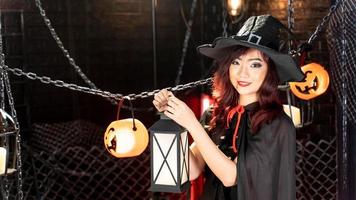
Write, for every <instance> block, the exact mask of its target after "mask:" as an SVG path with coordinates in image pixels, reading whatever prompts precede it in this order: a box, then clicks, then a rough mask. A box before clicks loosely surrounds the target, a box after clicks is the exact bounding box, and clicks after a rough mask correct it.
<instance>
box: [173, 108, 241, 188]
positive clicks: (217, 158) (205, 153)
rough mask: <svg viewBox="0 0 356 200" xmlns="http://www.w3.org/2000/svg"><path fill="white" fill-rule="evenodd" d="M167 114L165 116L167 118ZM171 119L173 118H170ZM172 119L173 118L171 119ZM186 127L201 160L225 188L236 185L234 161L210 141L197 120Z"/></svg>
mask: <svg viewBox="0 0 356 200" xmlns="http://www.w3.org/2000/svg"><path fill="white" fill-rule="evenodd" d="M169 115H170V114H168V115H167V116H168V117H170V116H169ZM172 117H173V116H172ZM172 119H173V118H172ZM190 124H191V125H189V126H188V127H186V128H187V129H188V131H189V133H190V134H191V136H192V137H193V139H194V143H195V144H196V146H197V147H198V149H199V152H200V153H201V156H202V158H203V159H204V161H205V163H206V164H207V165H208V166H209V168H210V169H211V171H212V172H213V173H214V174H215V175H216V176H217V177H218V178H219V179H220V181H221V182H222V183H223V184H224V186H226V187H230V186H233V185H235V184H236V160H235V162H234V161H232V160H230V159H229V158H228V157H227V156H226V155H225V154H224V153H223V152H222V151H220V149H219V148H218V147H217V146H216V145H215V144H214V142H213V141H212V140H211V139H210V137H209V136H208V134H207V133H206V132H205V130H204V128H203V127H202V126H201V125H200V123H199V122H198V120H196V119H195V121H194V122H191V123H190Z"/></svg>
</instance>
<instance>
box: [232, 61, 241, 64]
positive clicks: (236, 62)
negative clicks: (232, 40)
mask: <svg viewBox="0 0 356 200" xmlns="http://www.w3.org/2000/svg"><path fill="white" fill-rule="evenodd" d="M231 64H233V65H239V64H240V63H239V62H238V61H237V60H233V61H232V62H231Z"/></svg>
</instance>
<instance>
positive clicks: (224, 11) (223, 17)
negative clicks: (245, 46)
mask: <svg viewBox="0 0 356 200" xmlns="http://www.w3.org/2000/svg"><path fill="white" fill-rule="evenodd" d="M222 10H223V12H222V28H223V32H222V36H223V37H227V22H226V18H227V11H226V10H227V6H226V0H222Z"/></svg>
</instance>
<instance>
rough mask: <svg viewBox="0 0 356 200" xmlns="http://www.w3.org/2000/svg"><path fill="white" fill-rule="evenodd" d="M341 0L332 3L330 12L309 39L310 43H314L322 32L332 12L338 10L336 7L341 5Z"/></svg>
mask: <svg viewBox="0 0 356 200" xmlns="http://www.w3.org/2000/svg"><path fill="white" fill-rule="evenodd" d="M340 2H341V1H340V0H339V1H337V2H336V3H335V4H334V5H332V6H331V7H330V9H329V12H328V14H327V15H325V16H324V17H323V19H322V21H321V23H320V24H319V25H318V26H317V27H316V29H315V31H314V33H313V34H312V35H311V36H310V38H309V40H308V44H312V43H313V42H314V41H315V39H316V38H317V36H318V35H319V34H320V32H321V31H322V30H323V29H324V27H325V25H326V23H327V22H328V21H329V18H330V16H331V14H332V13H334V11H335V10H336V8H337V7H338V6H339V4H340Z"/></svg>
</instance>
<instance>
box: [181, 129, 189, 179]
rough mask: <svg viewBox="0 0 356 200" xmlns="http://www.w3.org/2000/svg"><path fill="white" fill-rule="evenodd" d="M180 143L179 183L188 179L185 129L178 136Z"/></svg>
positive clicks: (186, 134)
mask: <svg viewBox="0 0 356 200" xmlns="http://www.w3.org/2000/svg"><path fill="white" fill-rule="evenodd" d="M180 140H181V145H180V168H181V173H180V174H181V176H182V177H181V185H183V184H184V183H185V182H187V181H188V161H189V158H188V155H189V146H188V132H187V131H185V132H183V133H182V134H181V136H180Z"/></svg>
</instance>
